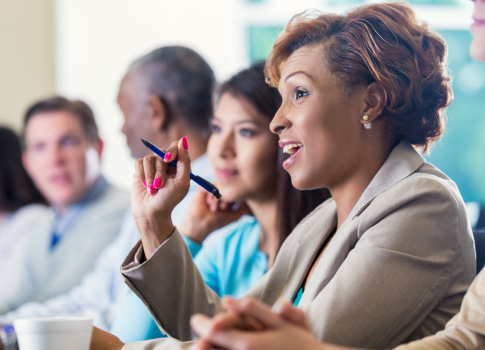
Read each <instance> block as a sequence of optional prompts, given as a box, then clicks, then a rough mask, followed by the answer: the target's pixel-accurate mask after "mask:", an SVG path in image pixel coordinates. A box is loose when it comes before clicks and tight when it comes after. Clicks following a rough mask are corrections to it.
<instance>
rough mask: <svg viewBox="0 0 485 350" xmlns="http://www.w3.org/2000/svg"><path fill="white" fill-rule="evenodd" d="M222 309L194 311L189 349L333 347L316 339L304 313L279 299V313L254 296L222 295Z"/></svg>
mask: <svg viewBox="0 0 485 350" xmlns="http://www.w3.org/2000/svg"><path fill="white" fill-rule="evenodd" d="M223 302H224V306H225V307H226V309H227V312H226V313H221V314H218V315H216V316H215V317H213V318H212V319H211V318H208V317H207V316H204V315H200V314H198V315H194V316H193V317H192V319H191V322H190V323H191V326H192V329H193V330H194V331H195V332H196V333H197V334H198V335H199V336H200V339H199V341H198V342H197V344H196V345H194V346H193V347H192V349H191V350H209V349H214V348H217V349H220V348H222V349H226V350H248V349H251V350H258V349H261V350H263V349H264V350H272V349H275V350H285V349H288V350H290V349H301V350H317V349H320V350H322V349H327V350H330V349H333V347H332V346H330V345H327V344H322V343H319V342H318V341H317V340H316V339H315V337H314V335H313V334H312V332H311V331H310V328H309V326H308V323H307V321H306V316H305V313H304V312H303V311H301V310H299V309H296V308H294V307H293V306H291V305H290V304H289V303H288V302H283V304H282V309H281V312H280V313H276V312H273V311H271V309H270V308H269V307H268V306H266V305H264V304H262V303H261V302H259V301H257V300H254V299H249V298H246V299H240V300H234V299H232V298H224V301H223Z"/></svg>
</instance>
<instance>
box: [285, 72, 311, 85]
mask: <svg viewBox="0 0 485 350" xmlns="http://www.w3.org/2000/svg"><path fill="white" fill-rule="evenodd" d="M297 74H304V75H306V76H307V77H308V78H310V79H311V80H313V81H315V79H313V77H312V76H311V75H310V74H308V73H307V72H305V71H304V70H297V71H296V72H293V73H291V74H289V75H287V76H286V78H285V83H286V82H287V81H288V79H290V78H291V77H293V76H295V75H297Z"/></svg>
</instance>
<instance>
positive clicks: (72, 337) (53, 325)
mask: <svg viewBox="0 0 485 350" xmlns="http://www.w3.org/2000/svg"><path fill="white" fill-rule="evenodd" d="M14 327H15V333H17V338H18V342H19V347H20V350H89V346H90V344H91V333H92V331H93V320H92V319H90V318H85V317H62V318H61V317H55V318H27V319H18V320H15V321H14Z"/></svg>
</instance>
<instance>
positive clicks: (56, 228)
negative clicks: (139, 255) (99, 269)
mask: <svg viewBox="0 0 485 350" xmlns="http://www.w3.org/2000/svg"><path fill="white" fill-rule="evenodd" d="M22 136H23V147H24V150H23V162H24V166H25V168H26V170H27V172H28V173H29V175H30V176H31V177H32V179H33V181H34V183H35V184H36V186H37V187H38V188H39V190H40V191H41V193H42V194H43V195H44V197H45V198H46V199H47V200H48V202H49V203H50V205H51V210H49V211H47V212H46V214H45V215H44V216H43V217H41V218H37V220H36V224H35V225H34V226H33V228H32V231H31V232H29V238H28V240H27V241H26V245H25V247H23V253H24V254H23V256H24V258H23V259H22V263H21V264H18V265H17V266H16V271H15V274H13V276H15V279H14V280H9V281H2V283H1V284H0V312H1V313H5V312H6V311H9V310H12V309H15V308H17V307H19V306H20V305H22V304H24V303H26V302H29V301H38V302H42V301H44V300H47V299H49V298H52V297H55V296H57V295H59V294H62V293H65V292H67V291H69V290H70V289H71V288H72V287H74V286H75V285H77V284H78V283H80V282H81V280H82V278H83V276H84V275H85V274H86V273H87V272H88V271H90V270H91V269H92V268H93V266H94V260H95V259H96V258H97V256H98V255H99V253H100V252H101V251H102V250H103V249H104V247H105V246H107V245H108V244H110V243H111V242H112V241H113V239H114V238H115V237H116V235H117V233H118V232H119V229H120V225H121V220H122V218H123V215H124V212H125V211H126V209H127V208H128V206H129V195H128V193H127V192H126V191H122V190H120V189H118V188H115V187H114V186H112V185H110V184H109V183H108V182H107V181H106V180H105V178H104V177H103V176H102V175H101V170H100V168H101V161H100V157H101V153H102V149H103V142H102V141H101V139H100V138H99V136H98V129H97V126H96V122H95V119H94V115H93V112H92V110H91V108H89V106H88V105H87V104H85V103H84V102H81V101H70V100H68V99H65V98H62V97H54V98H50V99H47V100H43V101H40V102H38V103H36V104H34V105H33V106H31V107H30V108H29V110H28V111H27V114H26V116H25V120H24V130H23V135H22Z"/></svg>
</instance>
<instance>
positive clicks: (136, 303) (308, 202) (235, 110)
mask: <svg viewBox="0 0 485 350" xmlns="http://www.w3.org/2000/svg"><path fill="white" fill-rule="evenodd" d="M280 105H281V96H280V94H279V92H278V90H276V89H274V88H271V87H269V86H268V85H267V84H266V83H265V76H264V63H259V64H254V65H253V66H251V67H250V68H249V69H245V70H243V71H241V72H240V73H238V74H236V75H235V76H233V77H232V78H231V79H229V80H228V81H227V82H225V83H223V84H222V86H221V87H220V91H219V98H218V102H217V105H216V109H215V116H214V118H213V119H212V129H213V133H212V136H211V137H210V139H209V144H208V147H207V153H208V155H209V158H210V160H211V163H212V166H213V167H214V173H215V175H216V179H217V186H218V188H219V190H220V191H221V193H223V195H224V197H223V200H224V201H223V202H219V201H217V200H216V199H215V197H214V196H212V195H208V192H207V191H205V190H201V191H199V193H198V194H197V196H196V197H195V199H194V201H193V204H192V206H191V208H190V211H189V213H188V215H187V217H186V218H185V219H184V220H183V224H181V226H180V231H181V232H183V233H184V235H185V237H186V238H188V239H187V240H186V243H187V245H188V246H189V248H190V251H191V254H192V256H194V257H195V258H194V261H195V264H196V265H197V268H198V269H199V271H200V274H201V276H202V278H203V280H204V282H205V283H206V284H207V285H208V286H209V287H210V288H211V289H212V290H213V291H215V292H216V293H217V295H218V296H221V297H222V296H224V295H231V296H234V297H240V296H242V295H243V294H244V293H245V292H246V291H247V290H248V289H249V288H251V287H252V286H253V285H254V284H255V283H256V282H257V281H259V280H260V279H261V277H262V276H263V275H264V274H265V273H266V271H267V270H268V269H269V268H271V266H272V265H273V263H274V261H275V258H276V254H277V253H278V250H279V248H280V246H281V244H282V243H283V241H284V240H285V238H286V237H287V236H288V235H289V234H290V232H291V231H292V230H293V229H294V228H295V226H296V225H297V224H298V223H299V222H300V221H301V220H302V219H303V218H304V217H305V216H306V215H308V214H309V213H310V212H311V211H312V210H313V209H315V208H316V207H317V206H318V205H319V204H321V203H322V202H323V201H324V200H325V199H328V198H329V193H328V191H327V190H326V189H321V190H313V191H305V192H301V191H299V190H296V189H295V188H294V187H292V186H291V179H290V176H289V175H288V173H287V172H285V171H284V170H283V168H281V165H280V164H281V163H282V162H283V160H284V154H283V152H282V151H281V150H279V149H278V143H277V141H278V140H277V137H276V135H274V134H272V133H271V131H270V130H269V123H270V121H271V118H272V117H273V116H274V115H275V113H276V111H277V110H278V108H279V107H280ZM271 165H272V166H271ZM227 202H231V203H247V205H248V206H249V209H250V210H251V213H252V215H247V216H245V217H243V218H241V219H240V220H239V221H237V222H236V223H233V224H231V225H229V226H227V227H226V228H225V229H224V230H223V232H220V233H218V234H217V236H216V237H215V238H213V239H211V240H210V242H208V244H206V245H204V247H202V245H201V243H202V242H203V241H204V240H205V238H206V237H207V236H208V235H209V234H210V233H211V232H213V231H215V230H217V229H219V228H221V227H222V226H224V225H226V224H228V223H230V222H231V221H233V220H234V219H235V218H236V217H235V216H234V215H228V214H231V209H230V208H228V204H227ZM228 211H229V213H228ZM239 212H241V211H240V210H239ZM239 216H240V214H239V215H238V217H239ZM111 333H113V334H115V335H117V336H118V337H120V339H122V340H124V341H133V340H148V339H153V338H155V337H160V336H161V333H160V331H159V330H158V327H157V326H156V324H155V322H154V321H153V318H152V317H151V316H150V314H149V313H148V312H147V311H146V307H145V306H144V305H143V303H142V302H141V301H140V300H139V298H138V297H137V296H135V295H134V296H133V297H131V298H130V299H129V300H128V302H127V303H126V304H125V305H124V306H123V309H122V310H121V312H120V315H119V316H118V318H117V319H116V320H115V322H114V323H113V326H112V328H111Z"/></svg>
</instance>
